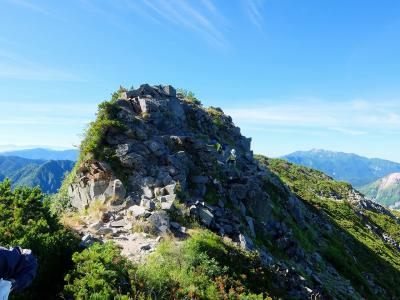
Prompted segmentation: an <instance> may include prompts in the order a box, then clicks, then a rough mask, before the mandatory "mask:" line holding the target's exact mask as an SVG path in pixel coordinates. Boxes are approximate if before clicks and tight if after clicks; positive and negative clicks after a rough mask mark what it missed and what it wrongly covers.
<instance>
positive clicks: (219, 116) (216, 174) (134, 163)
mask: <svg viewBox="0 0 400 300" xmlns="http://www.w3.org/2000/svg"><path fill="white" fill-rule="evenodd" d="M113 105H114V106H115V107H116V108H117V111H118V113H117V118H118V120H119V121H120V122H122V124H123V125H124V130H123V131H115V130H108V131H107V132H105V133H104V135H105V136H104V145H102V147H104V148H107V149H111V151H112V153H113V157H115V158H116V160H117V162H118V164H117V165H118V168H119V170H116V169H115V167H114V169H113V168H112V167H110V165H109V164H108V163H107V162H104V161H99V160H96V159H90V160H88V161H84V162H81V164H80V165H79V168H78V170H77V172H76V178H75V181H74V182H73V183H72V184H71V185H70V186H69V196H70V197H71V204H72V205H73V206H74V207H76V208H77V209H83V208H87V207H89V206H90V205H91V204H92V203H93V202H94V201H95V200H99V201H101V202H103V203H105V204H107V205H111V206H119V205H121V204H122V205H123V207H124V209H123V212H122V214H123V217H124V219H127V222H133V223H134V219H135V218H137V217H138V216H139V217H142V216H147V217H150V216H151V215H153V214H155V213H157V212H158V211H167V212H169V211H171V210H174V209H175V205H174V204H175V203H176V201H179V202H180V203H181V204H183V205H185V206H186V207H187V214H188V217H193V218H197V219H198V220H199V222H200V223H201V224H203V225H204V226H207V227H209V228H211V229H213V230H214V231H217V232H219V233H220V234H221V235H228V236H230V237H231V238H232V239H233V240H236V241H237V242H241V241H242V244H243V241H246V243H245V244H246V245H252V242H251V238H250V237H246V238H244V237H241V234H243V233H245V232H250V233H252V232H254V225H253V221H252V219H253V218H252V217H251V216H250V215H251V213H250V210H249V208H247V207H246V205H247V204H248V203H251V202H259V201H265V200H266V199H267V198H268V195H267V194H266V193H265V192H264V191H263V190H262V188H261V186H262V182H261V181H260V178H259V177H258V173H259V172H262V170H261V169H260V168H259V167H258V163H257V162H256V161H255V160H254V159H253V153H252V151H251V150H250V141H251V140H250V139H248V138H245V137H243V136H242V135H241V134H240V130H239V128H237V127H235V125H234V124H233V122H232V119H231V118H230V117H228V116H226V115H224V113H223V111H222V110H221V109H218V108H204V107H203V106H201V105H199V104H198V103H196V102H193V101H191V100H190V99H186V98H185V96H184V95H183V94H180V93H176V90H175V89H174V88H173V87H172V86H169V85H167V86H161V85H158V86H149V85H147V84H144V85H141V86H140V87H139V88H138V89H136V90H130V91H126V92H123V93H121V94H120V97H119V99H117V100H116V101H115V102H114V103H113ZM232 149H235V151H236V154H235V162H234V164H228V163H227V160H228V158H229V156H231V150H232ZM114 165H115V164H114ZM121 173H123V174H124V175H126V179H125V180H123V179H122V178H118V176H117V174H121ZM228 207H229V208H228ZM237 208H238V211H236V209H237ZM111 209H112V208H111ZM129 211H131V212H133V214H131V213H128V212H129ZM132 215H133V218H132ZM129 218H131V219H132V220H128V219H129ZM241 218H243V219H244V220H245V221H244V222H241ZM250 235H251V234H250ZM249 247H251V246H249Z"/></svg>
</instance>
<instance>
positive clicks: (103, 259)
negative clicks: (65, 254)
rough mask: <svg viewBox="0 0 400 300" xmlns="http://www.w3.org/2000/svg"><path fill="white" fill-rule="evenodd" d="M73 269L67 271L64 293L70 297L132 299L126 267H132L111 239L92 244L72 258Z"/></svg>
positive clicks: (130, 268)
mask: <svg viewBox="0 0 400 300" xmlns="http://www.w3.org/2000/svg"><path fill="white" fill-rule="evenodd" d="M72 260H73V262H74V264H75V268H74V270H72V271H71V272H70V273H68V274H67V276H66V277H65V280H66V281H67V284H66V285H65V287H64V290H65V294H66V295H67V296H70V297H72V298H73V299H93V300H94V299H102V300H103V299H104V300H106V299H120V300H123V299H131V298H129V297H128V296H129V295H132V294H131V293H132V291H131V289H130V282H129V274H128V270H133V266H132V265H131V264H130V263H129V262H128V260H127V259H126V258H124V257H122V256H121V255H120V253H119V249H118V248H117V247H116V246H115V245H114V244H112V243H111V242H109V243H106V244H104V245H100V244H94V245H93V246H92V247H90V248H89V249H86V250H84V251H82V252H81V253H75V254H74V255H73V257H72Z"/></svg>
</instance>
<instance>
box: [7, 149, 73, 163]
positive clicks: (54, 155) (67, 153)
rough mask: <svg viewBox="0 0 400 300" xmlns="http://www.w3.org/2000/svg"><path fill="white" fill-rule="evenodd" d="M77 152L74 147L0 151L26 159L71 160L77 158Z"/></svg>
mask: <svg viewBox="0 0 400 300" xmlns="http://www.w3.org/2000/svg"><path fill="white" fill-rule="evenodd" d="M78 154H79V151H78V150H75V149H69V150H52V149H45V148H33V149H24V150H15V151H7V152H0V155H2V156H18V157H23V158H28V159H39V160H72V161H76V160H77V158H78Z"/></svg>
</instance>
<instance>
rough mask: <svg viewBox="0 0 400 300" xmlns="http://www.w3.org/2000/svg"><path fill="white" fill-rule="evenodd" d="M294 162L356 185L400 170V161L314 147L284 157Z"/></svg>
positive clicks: (367, 182) (361, 184) (358, 185)
mask: <svg viewBox="0 0 400 300" xmlns="http://www.w3.org/2000/svg"><path fill="white" fill-rule="evenodd" d="M282 158H283V159H286V160H288V161H290V162H292V163H295V164H299V165H303V166H306V167H310V168H314V169H317V170H320V171H322V172H324V173H326V174H328V175H329V176H332V177H333V178H335V179H337V180H342V181H346V182H349V183H351V184H352V185H354V186H356V187H360V186H363V185H365V184H369V183H371V182H373V181H375V180H377V179H379V178H381V177H384V176H386V175H388V174H390V173H394V172H400V163H396V162H392V161H388V160H383V159H378V158H366V157H362V156H359V155H356V154H352V153H343V152H333V151H327V150H319V149H313V150H310V151H297V152H293V153H291V154H288V155H285V156H283V157H282Z"/></svg>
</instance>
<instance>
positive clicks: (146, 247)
mask: <svg viewBox="0 0 400 300" xmlns="http://www.w3.org/2000/svg"><path fill="white" fill-rule="evenodd" d="M150 249H151V245H150V244H149V243H147V244H144V245H142V246H140V250H141V251H149V250H150Z"/></svg>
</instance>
